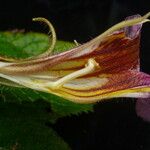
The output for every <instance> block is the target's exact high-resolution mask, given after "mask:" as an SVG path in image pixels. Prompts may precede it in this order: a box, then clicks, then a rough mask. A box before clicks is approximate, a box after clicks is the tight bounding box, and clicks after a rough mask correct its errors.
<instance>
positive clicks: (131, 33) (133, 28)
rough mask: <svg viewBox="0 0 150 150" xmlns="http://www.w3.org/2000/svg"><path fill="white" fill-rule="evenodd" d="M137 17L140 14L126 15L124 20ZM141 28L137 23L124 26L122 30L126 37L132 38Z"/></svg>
mask: <svg viewBox="0 0 150 150" xmlns="http://www.w3.org/2000/svg"><path fill="white" fill-rule="evenodd" d="M139 17H141V16H140V15H133V16H129V17H127V18H126V19H125V20H131V19H134V18H139ZM141 28H142V24H137V25H134V26H129V27H125V28H124V32H125V35H126V36H127V37H129V38H131V39H134V38H136V37H137V36H138V35H139V34H140V31H141Z"/></svg>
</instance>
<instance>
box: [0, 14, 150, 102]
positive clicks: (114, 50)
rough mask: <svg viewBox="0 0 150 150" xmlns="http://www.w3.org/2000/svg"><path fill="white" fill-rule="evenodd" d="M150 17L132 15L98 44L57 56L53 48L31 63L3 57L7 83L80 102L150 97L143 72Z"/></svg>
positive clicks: (149, 81)
mask: <svg viewBox="0 0 150 150" xmlns="http://www.w3.org/2000/svg"><path fill="white" fill-rule="evenodd" d="M149 16H150V13H148V14H146V15H144V16H143V17H141V16H139V15H135V16H131V17H128V18H127V19H126V20H125V21H122V22H120V23H118V24H116V25H114V26H113V27H111V28H110V29H108V30H107V31H105V32H104V33H102V34H101V35H99V36H97V37H96V38H94V39H93V40H91V41H89V42H87V43H85V44H82V45H79V46H76V47H75V48H73V49H71V50H68V51H66V52H63V53H60V54H56V55H52V56H51V54H50V52H51V50H52V48H53V47H54V44H55V41H56V36H55V32H54V29H53V27H52V25H51V24H50V22H48V21H47V20H46V19H44V18H37V19H35V21H44V22H46V23H48V25H49V27H50V28H51V29H52V33H53V39H54V40H53V41H52V46H51V48H50V49H49V50H48V51H47V52H45V53H44V54H41V55H39V56H38V57H35V58H29V59H25V60H13V59H8V58H3V57H1V62H0V77H1V78H4V79H7V82H6V81H4V80H1V81H0V82H1V83H2V84H6V85H10V86H18V87H22V88H23V87H27V88H31V89H35V90H39V91H43V92H48V93H52V94H55V95H58V96H61V97H63V98H66V99H68V100H71V101H73V102H77V103H93V102H97V101H100V100H102V99H108V98H113V97H136V98H139V97H140V98H147V97H149V96H150V75H148V74H145V73H143V72H140V69H139V68H140V66H139V45H140V30H141V27H142V24H143V23H144V22H148V21H149V19H147V18H148V17H149Z"/></svg>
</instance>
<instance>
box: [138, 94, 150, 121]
mask: <svg viewBox="0 0 150 150" xmlns="http://www.w3.org/2000/svg"><path fill="white" fill-rule="evenodd" d="M149 96H150V94H149ZM136 113H137V115H138V116H139V117H141V118H143V120H145V121H149V122H150V98H143V99H138V100H137V102H136Z"/></svg>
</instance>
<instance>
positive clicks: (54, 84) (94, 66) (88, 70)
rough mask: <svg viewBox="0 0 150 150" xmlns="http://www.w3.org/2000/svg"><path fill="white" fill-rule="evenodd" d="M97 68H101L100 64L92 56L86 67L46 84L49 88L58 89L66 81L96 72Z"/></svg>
mask: <svg viewBox="0 0 150 150" xmlns="http://www.w3.org/2000/svg"><path fill="white" fill-rule="evenodd" d="M97 68H99V64H98V63H97V62H96V61H95V60H94V59H92V58H91V59H89V60H88V63H87V64H86V65H85V68H83V69H81V70H78V71H75V72H73V73H71V74H69V75H66V76H65V77H63V78H61V79H59V80H57V81H56V82H48V83H46V84H45V85H44V86H48V87H49V88H52V89H58V88H60V87H61V86H63V84H65V83H66V82H69V81H71V80H73V79H76V78H78V77H81V76H84V75H87V74H90V73H92V72H94V71H95V69H97Z"/></svg>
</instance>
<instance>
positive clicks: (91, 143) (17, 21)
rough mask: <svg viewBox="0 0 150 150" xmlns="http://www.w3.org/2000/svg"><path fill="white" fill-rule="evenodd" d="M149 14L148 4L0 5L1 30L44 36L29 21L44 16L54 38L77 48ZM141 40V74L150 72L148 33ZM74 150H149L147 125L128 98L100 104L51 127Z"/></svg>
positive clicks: (85, 0) (129, 0)
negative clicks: (132, 18)
mask: <svg viewBox="0 0 150 150" xmlns="http://www.w3.org/2000/svg"><path fill="white" fill-rule="evenodd" d="M148 11H150V1H149V0H125V1H121V0H24V1H23V0H22V1H21V0H20V1H15V0H14V1H10V0H2V1H1V4H0V30H12V29H16V28H18V29H25V30H26V31H31V30H32V31H33V30H34V31H41V32H42V31H43V29H42V27H41V26H39V25H38V24H36V25H35V23H32V21H31V20H32V18H33V17H39V16H41V17H46V18H47V19H49V20H50V21H51V22H52V23H53V25H54V27H55V29H56V33H57V36H58V39H61V40H68V41H73V40H74V39H76V40H77V41H78V42H79V43H83V42H86V41H87V40H90V39H92V38H94V37H95V36H96V35H98V34H100V33H102V32H103V31H104V30H106V29H107V28H109V27H110V26H111V25H113V24H115V23H118V22H119V21H121V20H123V19H124V18H125V17H126V16H129V15H133V14H141V15H143V14H145V13H147V12H148ZM149 27H150V26H149V24H148V23H147V24H145V25H144V28H143V30H142V38H141V54H140V55H141V69H142V71H144V72H146V73H150V69H149V67H148V66H149V65H150V59H149V58H150V38H149V37H150V30H149ZM54 128H55V130H56V131H57V132H58V134H59V135H61V136H62V137H63V138H64V139H65V140H66V141H67V142H68V143H69V145H70V146H71V147H72V149H74V150H91V149H92V150H99V149H101V150H111V149H115V150H116V149H119V150H149V149H150V124H148V123H146V122H144V121H143V120H142V119H140V118H138V117H137V116H136V113H135V101H134V100H133V99H117V100H116V99H115V100H112V101H110V102H103V103H99V104H97V105H96V106H95V112H94V113H90V114H88V115H87V114H82V115H80V116H72V117H66V118H64V119H60V120H59V121H58V122H57V124H56V125H55V126H54Z"/></svg>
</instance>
